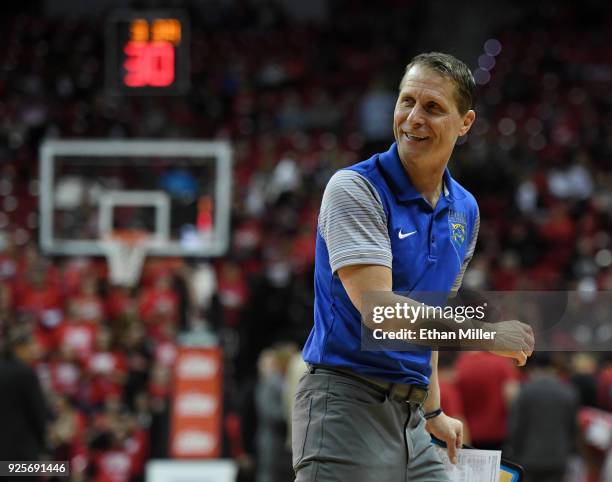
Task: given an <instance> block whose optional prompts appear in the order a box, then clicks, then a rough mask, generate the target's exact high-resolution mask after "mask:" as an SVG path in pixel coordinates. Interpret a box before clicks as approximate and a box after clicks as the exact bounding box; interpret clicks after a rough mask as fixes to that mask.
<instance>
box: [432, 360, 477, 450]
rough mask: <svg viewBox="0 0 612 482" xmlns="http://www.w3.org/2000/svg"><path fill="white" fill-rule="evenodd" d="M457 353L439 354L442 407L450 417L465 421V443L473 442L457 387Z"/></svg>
mask: <svg viewBox="0 0 612 482" xmlns="http://www.w3.org/2000/svg"><path fill="white" fill-rule="evenodd" d="M455 362H456V354H455V353H452V352H448V351H441V352H440V353H439V355H438V384H439V385H440V408H442V410H444V413H446V414H448V416H449V417H453V418H456V419H457V420H460V421H461V422H462V423H463V443H464V444H469V443H471V438H470V429H469V424H468V422H467V418H466V416H465V408H464V407H463V400H462V399H461V394H460V393H459V390H458V389H457V369H456V367H455Z"/></svg>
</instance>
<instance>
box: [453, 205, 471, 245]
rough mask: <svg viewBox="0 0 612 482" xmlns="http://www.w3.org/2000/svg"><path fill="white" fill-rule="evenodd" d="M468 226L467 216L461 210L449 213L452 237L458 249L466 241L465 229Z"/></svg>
mask: <svg viewBox="0 0 612 482" xmlns="http://www.w3.org/2000/svg"><path fill="white" fill-rule="evenodd" d="M466 226H467V216H466V215H465V213H462V212H460V211H453V210H452V209H451V210H450V211H449V213H448V227H449V229H450V239H451V242H452V243H453V245H454V246H455V248H456V249H457V250H459V249H460V248H461V246H463V243H465V238H466V236H465V231H466Z"/></svg>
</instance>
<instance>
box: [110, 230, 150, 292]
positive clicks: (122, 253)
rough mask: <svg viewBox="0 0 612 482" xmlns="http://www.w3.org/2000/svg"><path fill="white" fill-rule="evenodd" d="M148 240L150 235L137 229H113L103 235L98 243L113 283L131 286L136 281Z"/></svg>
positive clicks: (148, 243) (145, 253) (138, 278)
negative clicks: (102, 238)
mask: <svg viewBox="0 0 612 482" xmlns="http://www.w3.org/2000/svg"><path fill="white" fill-rule="evenodd" d="M150 240H151V235H150V234H149V233H147V232H146V231H142V230H139V229H121V230H114V231H111V232H110V233H108V234H106V235H105V236H104V240H103V241H102V242H101V243H100V245H101V247H102V249H103V250H104V255H105V256H106V259H107V261H108V269H109V275H110V282H111V283H112V284H113V285H118V286H125V287H128V288H131V287H133V286H135V285H136V284H137V283H138V281H139V280H140V273H141V271H142V266H143V264H144V260H145V257H146V255H147V248H148V247H149V245H150Z"/></svg>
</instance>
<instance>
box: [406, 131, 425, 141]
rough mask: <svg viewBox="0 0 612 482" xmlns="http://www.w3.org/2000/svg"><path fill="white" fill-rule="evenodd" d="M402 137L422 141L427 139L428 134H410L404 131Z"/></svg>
mask: <svg viewBox="0 0 612 482" xmlns="http://www.w3.org/2000/svg"><path fill="white" fill-rule="evenodd" d="M404 137H405V138H406V139H408V140H409V141H412V142H423V141H426V140H427V139H429V137H428V136H415V135H412V134H407V133H406V132H404Z"/></svg>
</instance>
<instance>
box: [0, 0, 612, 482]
mask: <svg viewBox="0 0 612 482" xmlns="http://www.w3.org/2000/svg"><path fill="white" fill-rule="evenodd" d="M535 3H537V5H531V6H525V10H524V11H521V14H520V15H516V16H515V17H513V18H511V19H509V20H508V24H507V25H506V26H505V27H503V28H500V29H499V31H492V32H487V35H489V36H490V37H491V38H492V39H495V41H494V42H489V43H487V44H485V51H484V53H483V55H481V56H480V58H478V59H465V60H467V61H468V63H470V65H471V66H473V67H474V68H475V70H476V72H477V74H478V75H477V76H476V78H477V81H478V84H479V91H478V103H477V105H476V111H477V115H478V119H477V122H476V124H475V126H474V128H473V129H472V131H471V132H470V134H469V136H467V138H465V139H462V141H461V144H462V145H461V146H459V147H458V148H457V149H456V151H455V156H454V158H453V159H452V160H451V163H450V169H451V171H452V173H453V175H454V176H455V177H456V178H457V179H458V180H459V181H460V182H461V183H462V184H464V185H465V186H466V187H467V188H468V189H470V190H471V191H472V192H473V193H474V194H475V195H476V198H477V199H478V201H479V205H480V210H481V218H482V223H481V231H480V237H479V243H478V247H477V250H476V256H475V257H474V259H473V261H472V263H471V265H470V269H469V271H468V272H467V273H466V276H465V280H464V283H465V285H466V286H468V287H470V288H477V289H491V290H518V289H525V290H534V289H542V290H551V289H577V290H587V291H593V290H610V289H612V241H611V238H610V235H611V233H612V171H611V167H610V166H611V164H610V162H609V159H610V158H612V90H611V89H610V85H612V58H611V57H610V55H611V53H610V49H609V48H608V46H609V40H610V34H609V32H610V31H612V30H611V29H610V27H611V24H612V15H611V14H610V13H609V12H608V11H606V10H605V9H603V10H601V9H599V8H598V4H597V2H586V5H582V6H581V7H580V8H579V7H577V6H576V7H574V6H569V5H564V4H562V3H559V4H557V2H550V1H547V2H535ZM349 7H350V8H349ZM391 7H392V8H391ZM187 10H188V11H189V13H190V17H191V24H192V28H191V30H192V44H191V83H192V88H191V90H190V93H189V94H187V95H185V96H177V97H163V96H151V97H129V98H120V97H114V96H111V95H107V93H105V91H104V90H103V85H102V83H101V82H100V79H101V78H103V69H104V62H103V59H104V38H103V30H102V29H101V28H99V23H94V21H93V20H85V19H77V18H61V19H59V18H56V19H46V18H44V17H35V16H31V15H17V16H14V17H5V18H3V20H2V23H3V27H4V32H5V34H4V36H5V39H6V40H5V43H4V44H3V47H2V49H1V51H0V63H1V65H2V70H1V71H0V115H1V123H0V139H1V142H0V234H1V241H2V242H1V248H0V329H1V330H2V333H6V332H7V330H8V328H9V327H12V326H17V325H19V326H21V325H27V326H29V327H31V331H32V334H33V337H34V339H35V341H36V349H35V352H36V357H35V358H36V361H35V362H33V364H34V366H35V367H36V369H37V371H38V373H39V376H40V378H41V380H42V383H43V387H44V389H45V392H46V394H47V396H48V400H49V408H50V411H51V412H52V414H53V417H52V420H53V421H52V422H51V423H50V425H49V437H48V438H49V441H48V445H49V448H48V450H49V454H50V456H51V457H52V459H53V460H66V459H70V460H73V462H74V464H75V465H74V467H76V468H77V470H75V477H81V480H94V481H96V482H108V481H113V482H115V481H117V482H119V481H124V480H125V481H127V480H141V478H142V476H143V467H144V463H145V461H146V459H148V458H151V457H163V456H165V455H166V454H167V446H166V445H167V439H168V393H169V387H170V381H171V373H172V371H171V367H172V363H173V360H174V356H175V353H176V343H177V342H176V334H177V332H179V331H187V330H198V329H203V328H208V329H211V330H213V331H214V332H215V333H216V334H217V336H218V337H219V340H220V343H221V345H222V346H223V349H224V357H225V367H226V369H225V370H224V377H225V379H224V391H225V399H224V404H225V415H224V417H225V423H224V431H225V448H224V455H225V456H230V457H233V458H234V459H235V460H237V461H238V462H239V465H240V468H241V475H240V478H241V480H245V481H246V480H256V481H257V482H268V481H270V482H275V481H281V480H289V478H290V475H287V474H290V459H289V458H288V452H287V451H286V447H287V445H286V437H287V432H288V430H289V428H288V426H287V420H288V418H287V413H288V412H287V399H288V398H287V397H288V395H287V393H289V394H290V393H291V387H292V386H294V383H295V373H296V372H299V367H300V364H299V354H298V353H299V352H298V347H299V346H300V345H301V344H302V343H303V342H304V340H305V338H306V336H307V335H308V332H309V330H310V327H311V324H312V297H313V287H312V265H313V259H314V241H315V230H316V222H317V214H318V206H319V202H320V197H321V193H322V190H323V188H324V186H325V184H326V182H327V180H328V179H329V177H330V176H331V175H332V173H333V172H334V171H335V170H337V169H339V168H341V167H343V166H346V165H349V164H351V163H353V162H357V161H358V160H360V159H364V158H365V157H367V156H369V155H371V154H373V153H374V152H377V151H379V150H382V149H386V148H387V147H388V145H389V143H390V142H391V140H392V131H391V120H392V111H393V107H394V103H395V95H396V88H397V83H398V81H399V79H400V77H401V74H402V69H403V66H404V65H405V64H406V63H407V61H408V60H409V59H410V57H411V56H412V55H414V54H416V53H417V52H415V51H413V50H412V49H411V43H410V38H411V37H413V36H415V35H418V33H419V31H420V30H419V29H421V30H422V29H423V28H426V27H424V26H423V25H422V24H419V23H418V22H417V20H416V19H417V18H418V15H416V14H415V13H418V10H419V7H418V6H417V5H416V4H414V3H412V2H400V1H394V2H390V8H388V9H387V10H382V9H380V8H379V7H378V5H376V4H372V3H371V2H365V1H359V2H348V1H344V0H342V1H337V2H330V4H329V11H328V21H326V22H321V23H317V22H298V21H296V20H295V19H291V18H290V17H289V16H288V15H287V14H286V12H285V11H284V10H283V8H282V6H281V4H280V3H275V2H272V1H270V2H248V1H239V2H238V1H237V2H206V4H204V3H202V4H199V5H198V6H193V5H192V6H190V7H189V6H187ZM372 18H376V22H371V19H372ZM485 20H486V19H485ZM355 32H359V35H355ZM54 137H56V138H74V137H90V138H131V137H149V138H173V139H176V138H201V139H227V140H229V141H231V143H232V145H233V148H234V186H233V206H232V238H231V247H230V250H229V251H228V254H227V255H226V256H224V257H222V258H219V259H215V260H197V261H195V260H184V259H181V260H149V261H148V262H147V265H146V266H145V269H144V272H143V276H142V279H141V282H140V283H139V285H138V286H137V287H136V288H134V289H124V288H118V287H114V286H112V285H111V283H109V280H108V273H107V268H106V263H105V261H104V260H101V259H86V258H50V257H48V256H44V254H43V253H41V252H40V251H39V249H38V248H37V243H36V239H37V229H38V225H39V218H38V213H37V202H38V199H37V195H38V192H39V189H40V186H39V184H38V181H37V179H38V172H37V169H38V146H39V144H40V142H41V140H42V139H44V138H54ZM582 335H583V337H585V338H586V339H587V340H588V339H589V337H591V338H593V337H596V336H609V337H612V333H607V335H605V333H604V334H602V333H600V332H596V331H595V328H593V329H592V331H587V332H586V333H583V334H582ZM473 356H487V355H482V354H481V355H473ZM581 357H582V358H581ZM464 365H466V366H473V365H474V361H472V362H470V355H466V354H463V355H461V356H459V357H458V360H457V361H455V360H449V362H448V365H447V368H446V370H447V376H448V377H447V381H448V385H449V386H450V387H451V388H449V389H448V390H447V393H451V394H453V393H454V395H450V396H449V399H448V400H447V401H446V402H445V403H447V404H450V405H449V408H448V410H449V412H453V411H455V413H457V414H458V415H459V416H462V417H463V418H464V419H465V420H466V421H467V425H468V428H469V431H470V433H471V437H472V438H471V439H472V441H473V442H474V444H477V445H478V444H480V445H482V446H502V445H503V446H504V447H508V449H507V450H509V452H508V453H509V454H512V455H513V456H514V457H515V459H516V460H518V461H521V460H522V461H523V462H524V463H526V464H527V465H529V463H531V462H530V460H531V459H530V457H532V456H533V454H534V453H537V450H538V449H541V446H542V444H539V445H538V446H536V447H533V446H531V445H524V444H523V445H521V442H520V441H521V440H523V441H525V440H532V441H534V440H540V439H537V438H533V437H536V435H537V434H536V435H533V434H529V435H527V434H525V433H524V432H523V433H521V430H526V429H529V428H534V429H535V427H536V426H537V425H534V424H533V420H531V419H530V420H529V421H525V420H522V419H520V417H519V418H518V419H517V418H516V417H515V418H512V417H511V415H512V413H513V412H512V407H513V406H523V405H521V404H526V406H527V405H528V406H530V407H536V408H537V406H538V405H529V404H530V403H535V402H533V400H534V399H535V400H537V401H538V403H540V402H541V400H540V398H538V396H537V395H536V396H534V397H530V396H529V395H530V393H531V392H530V391H529V390H532V391H534V390H535V392H537V393H539V392H538V390H537V387H538V386H539V385H538V384H541V383H544V382H542V381H541V380H543V379H545V380H547V381H546V383H549V382H550V380H552V382H550V383H553V384H555V387H557V386H560V387H561V388H559V387H557V388H559V390H560V391H559V393H562V395H560V396H562V397H565V399H567V400H568V402H567V407H568V408H567V410H566V412H562V411H559V414H558V415H559V417H565V416H567V427H568V428H567V432H563V433H562V434H560V435H558V437H557V439H558V440H565V439H564V438H563V437H565V436H567V437H570V436H571V437H573V435H571V434H573V433H579V432H580V431H581V429H582V432H584V433H587V432H589V430H590V431H591V432H590V433H591V437H590V438H589V437H586V438H583V439H582V442H581V443H580V444H576V443H574V442H575V441H574V439H573V438H572V442H571V443H569V442H568V445H566V446H564V447H561V448H559V450H560V452H558V454H561V453H563V454H566V456H565V458H564V459H562V460H568V459H569V454H571V453H574V454H578V453H580V454H581V455H580V457H579V458H578V459H576V460H578V462H576V463H574V465H573V466H572V470H574V475H573V476H574V477H575V478H574V479H571V480H572V481H576V482H584V481H585V480H587V478H586V477H590V478H589V479H588V480H589V482H600V480H601V481H603V480H604V478H603V477H604V475H603V472H604V469H603V463H604V462H603V461H604V456H605V453H606V451H608V450H609V448H610V446H611V445H612V442H611V440H612V436H610V434H611V433H612V429H610V426H608V425H606V423H609V418H606V417H607V416H608V414H606V412H610V410H612V401H611V399H612V381H611V379H612V375H611V371H610V370H612V368H610V366H611V365H610V361H609V360H608V361H606V360H605V359H604V357H602V356H598V354H593V355H587V354H584V355H582V354H581V355H574V356H569V355H567V356H561V357H560V358H555V357H553V359H551V360H544V361H541V362H538V363H537V364H534V365H537V367H541V368H542V370H541V371H542V372H544V375H542V374H541V373H540V374H534V373H525V372H521V373H519V372H518V371H517V370H516V369H515V368H513V367H511V366H505V367H499V369H500V370H502V371H503V373H504V376H503V377H502V378H501V379H500V381H499V386H498V387H495V388H491V393H495V395H491V397H494V399H495V400H497V401H496V403H494V404H493V403H491V404H490V405H493V406H496V407H497V409H498V412H497V413H496V414H494V415H491V418H489V419H484V420H478V419H477V418H478V416H479V414H480V413H481V412H482V407H481V406H480V405H478V403H477V402H478V401H477V400H473V397H471V396H470V393H480V391H479V388H478V387H480V383H482V380H481V379H478V380H476V379H473V378H472V380H467V379H464V378H463V375H462V373H463V372H462V366H464ZM476 365H477V366H480V367H484V366H487V365H485V364H482V363H476ZM551 366H553V367H555V369H554V370H552V369H550V367H551ZM535 371H537V370H535V369H534V372H535ZM469 372H470V376H472V377H473V376H474V373H473V370H469ZM485 378H491V377H485ZM501 380H508V381H509V383H507V384H502V382H501ZM510 382H513V383H510ZM514 382H516V383H514ZM521 382H524V385H522V388H521ZM474 384H476V385H474ZM455 385H456V387H455V388H453V386H455ZM502 385H503V386H502ZM534 385H535V388H530V387H533V386H534ZM466 387H467V388H466ZM470 387H471V388H470ZM474 387H476V388H474ZM474 390H475V392H474ZM462 391H463V392H462ZM482 400H484V399H483V398H481V401H482ZM487 400H488V399H487ZM541 403H543V405H541V407H548V406H549V405H546V403H548V402H547V401H546V400H545V401H544V402H541ZM514 404H517V405H514ZM453 407H454V408H453ZM581 407H591V408H590V410H600V411H601V412H592V411H587V412H586V414H585V412H584V411H582V410H581ZM445 408H446V407H445ZM536 408H534V410H535V412H534V413H535V415H534V417H535V419H536V420H537V419H538V417H539V415H540V414H541V413H548V412H546V411H545V412H542V411H541V410H548V409H547V408H543V409H541V410H539V411H538V409H536ZM528 411H529V409H525V410H524V413H527V412H528ZM518 413H519V415H520V414H522V413H523V410H521V411H519V412H518ZM568 413H570V414H573V415H567V414H568ZM602 414H603V415H602ZM515 415H516V414H515ZM516 420H520V422H517V421H516ZM564 420H565V419H564ZM575 420H577V421H578V423H577V426H576V427H574V428H570V427H569V425H571V424H572V422H573V421H575ZM593 420H595V422H593ZM601 420H604V422H602V421H601ZM606 420H607V422H605V421H606ZM593 423H595V425H593ZM581 424H582V425H581ZM611 425H612V424H611ZM557 426H559V427H560V430H561V427H565V425H562V424H561V423H559V424H557ZM592 426H595V427H599V428H596V429H592V428H590V427H592ZM479 427H480V428H479ZM482 427H485V428H484V432H485V433H483V432H481V429H482ZM601 427H604V428H605V430H604V428H601ZM606 427H607V428H606ZM572 430H574V431H575V432H572ZM606 430H607V432H606ZM487 431H490V432H492V433H488V434H486V432H487ZM592 433H596V434H602V433H607V434H608V435H607V439H606V436H604V435H600V436H599V438H597V437H595V438H593V436H592ZM544 436H545V435H544V434H543V433H540V437H544ZM585 447H586V448H585ZM534 451H535V452H534ZM283 453H285V455H286V456H285V457H283V456H282V455H279V454H283ZM553 458H555V459H556V460H561V459H559V458H558V455H554V456H553ZM549 469H551V470H553V469H554V470H557V471H558V470H560V469H559V467H552V468H551V467H544V468H542V467H540V468H537V467H536V468H534V470H544V471H545V470H549ZM581 471H582V472H581ZM587 473H588V474H589V475H588V476H587V475H585V474H587ZM580 474H583V475H582V476H581V475H580ZM580 477H582V478H580ZM597 477H600V479H598V478H597ZM75 480H79V479H75ZM538 480H540V479H538ZM541 480H544V479H541ZM551 480H554V479H551ZM605 480H606V482H608V481H609V480H611V479H605Z"/></svg>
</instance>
